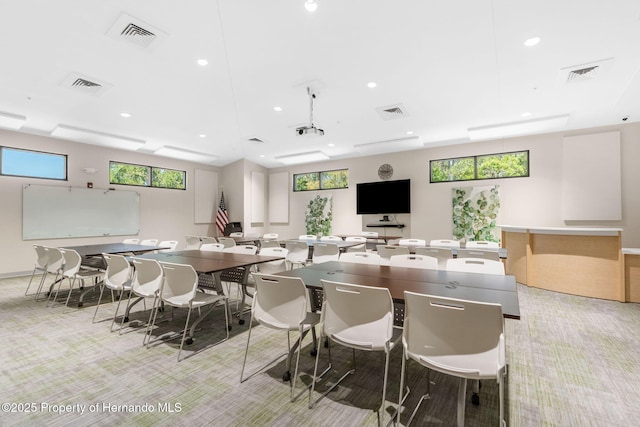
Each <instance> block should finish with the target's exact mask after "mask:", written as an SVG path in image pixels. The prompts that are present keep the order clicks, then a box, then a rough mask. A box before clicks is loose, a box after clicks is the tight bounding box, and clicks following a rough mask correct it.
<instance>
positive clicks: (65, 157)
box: [0, 145, 69, 181]
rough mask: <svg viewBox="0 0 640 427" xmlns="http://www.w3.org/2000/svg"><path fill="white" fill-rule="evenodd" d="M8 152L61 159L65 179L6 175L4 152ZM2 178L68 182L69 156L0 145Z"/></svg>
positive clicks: (0, 173) (0, 171)
mask: <svg viewBox="0 0 640 427" xmlns="http://www.w3.org/2000/svg"><path fill="white" fill-rule="evenodd" d="M5 148H6V149H7V150H13V151H20V152H24V153H32V154H41V155H47V156H53V157H60V158H62V159H63V160H64V177H63V178H53V177H50V176H39V175H16V174H12V173H5V172H4V170H3V167H2V165H3V161H4V160H3V157H4V156H3V151H4V149H5ZM0 176H13V177H18V178H34V179H49V180H53V181H68V180H69V155H68V154H60V153H53V152H49V151H40V150H30V149H26V148H16V147H9V146H6V145H0Z"/></svg>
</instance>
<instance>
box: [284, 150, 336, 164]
mask: <svg viewBox="0 0 640 427" xmlns="http://www.w3.org/2000/svg"><path fill="white" fill-rule="evenodd" d="M275 159H276V160H277V161H279V162H281V163H284V164H285V165H292V164H295V163H309V162H317V161H320V160H329V159H330V157H329V156H327V155H326V154H324V153H323V152H322V151H310V152H308V153H299V154H290V155H287V156H278V157H276V158H275Z"/></svg>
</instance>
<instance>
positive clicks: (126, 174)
mask: <svg viewBox="0 0 640 427" xmlns="http://www.w3.org/2000/svg"><path fill="white" fill-rule="evenodd" d="M150 169H151V168H150V167H149V166H140V165H130V164H127V163H116V162H110V163H109V183H111V184H123V185H142V186H149V175H150V174H149V171H150Z"/></svg>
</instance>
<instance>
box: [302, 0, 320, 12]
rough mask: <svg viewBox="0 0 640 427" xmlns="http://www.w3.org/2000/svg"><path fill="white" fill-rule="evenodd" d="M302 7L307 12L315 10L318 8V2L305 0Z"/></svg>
mask: <svg viewBox="0 0 640 427" xmlns="http://www.w3.org/2000/svg"><path fill="white" fill-rule="evenodd" d="M304 8H305V9H307V10H308V11H309V12H315V11H316V9H317V8H318V3H316V2H315V1H314V0H307V1H305V2H304Z"/></svg>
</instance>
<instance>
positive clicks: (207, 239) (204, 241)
mask: <svg viewBox="0 0 640 427" xmlns="http://www.w3.org/2000/svg"><path fill="white" fill-rule="evenodd" d="M199 239H200V244H201V245H205V244H207V243H218V240H216V238H215V237H209V236H202V237H199ZM234 242H235V240H234Z"/></svg>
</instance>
